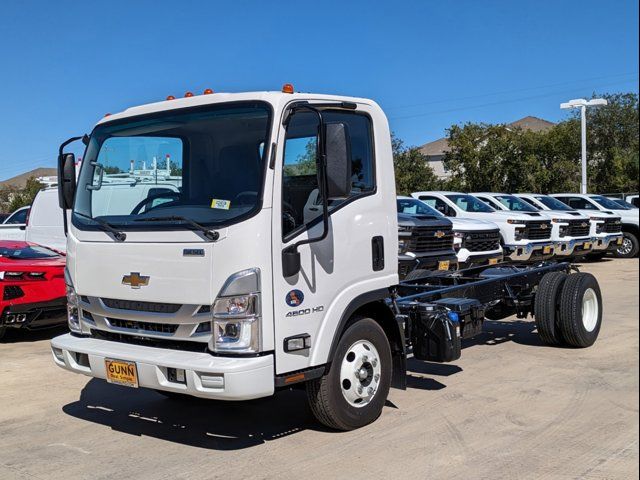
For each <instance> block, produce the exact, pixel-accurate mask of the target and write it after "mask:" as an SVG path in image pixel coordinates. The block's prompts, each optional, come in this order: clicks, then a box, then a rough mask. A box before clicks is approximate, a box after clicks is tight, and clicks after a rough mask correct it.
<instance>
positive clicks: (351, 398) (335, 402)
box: [307, 318, 391, 430]
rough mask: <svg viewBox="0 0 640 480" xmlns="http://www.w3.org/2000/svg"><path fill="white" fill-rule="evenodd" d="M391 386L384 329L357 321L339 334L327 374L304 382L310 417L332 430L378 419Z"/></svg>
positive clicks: (365, 423) (389, 355) (346, 428)
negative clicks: (312, 415) (305, 383)
mask: <svg viewBox="0 0 640 480" xmlns="http://www.w3.org/2000/svg"><path fill="white" fill-rule="evenodd" d="M390 385H391V347H390V346H389V341H388V339H387V336H386V334H385V333H384V330H383V329H382V327H380V325H378V323H376V322H375V321H374V320H372V319H370V318H360V319H358V320H357V321H356V322H355V323H353V324H352V325H351V326H350V327H349V328H347V330H346V331H345V332H344V334H343V335H342V338H340V341H339V342H338V346H337V348H336V351H335V354H334V356H333V361H332V363H331V367H330V369H329V372H328V373H326V374H325V375H324V376H322V377H320V378H318V379H316V380H312V381H310V382H308V383H307V398H308V400H309V406H310V407H311V411H312V412H313V414H314V416H315V417H316V418H317V419H318V421H320V422H321V423H323V424H324V425H326V426H328V427H330V428H334V429H336V430H353V429H355V428H360V427H363V426H365V425H368V424H369V423H371V422H373V421H374V420H375V419H376V418H378V417H379V416H380V413H381V412H382V407H384V404H385V402H386V400H387V396H388V395H389V388H390Z"/></svg>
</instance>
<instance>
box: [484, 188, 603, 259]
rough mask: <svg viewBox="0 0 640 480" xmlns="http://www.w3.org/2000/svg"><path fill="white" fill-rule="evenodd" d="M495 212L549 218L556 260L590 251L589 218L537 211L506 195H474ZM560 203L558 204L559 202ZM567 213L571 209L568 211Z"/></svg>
mask: <svg viewBox="0 0 640 480" xmlns="http://www.w3.org/2000/svg"><path fill="white" fill-rule="evenodd" d="M474 196H476V197H478V198H479V199H480V200H482V201H483V202H485V203H488V204H489V205H491V206H492V207H493V208H495V209H496V210H503V211H506V212H509V211H511V212H521V213H524V214H525V215H530V216H531V217H532V218H540V217H541V216H542V218H548V219H551V240H553V242H554V244H555V255H556V257H570V256H573V255H576V256H580V255H586V254H587V253H589V252H590V251H591V250H593V240H592V238H591V222H590V221H589V217H587V216H585V215H582V214H580V213H578V212H576V211H562V210H555V211H553V212H552V211H550V210H546V209H541V208H538V207H537V206H536V205H535V204H533V203H530V202H527V201H525V200H524V199H522V198H520V197H518V196H515V195H509V194H506V193H488V192H483V193H474ZM558 203H561V202H558ZM568 210H570V209H568Z"/></svg>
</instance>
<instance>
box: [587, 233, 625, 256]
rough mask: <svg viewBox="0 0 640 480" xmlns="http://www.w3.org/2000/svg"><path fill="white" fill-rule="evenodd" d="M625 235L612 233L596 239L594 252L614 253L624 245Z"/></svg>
mask: <svg viewBox="0 0 640 480" xmlns="http://www.w3.org/2000/svg"><path fill="white" fill-rule="evenodd" d="M623 239H624V235H623V234H622V233H612V234H609V235H603V236H601V237H596V238H594V243H593V251H594V252H602V251H613V250H617V249H618V247H620V245H622V242H623Z"/></svg>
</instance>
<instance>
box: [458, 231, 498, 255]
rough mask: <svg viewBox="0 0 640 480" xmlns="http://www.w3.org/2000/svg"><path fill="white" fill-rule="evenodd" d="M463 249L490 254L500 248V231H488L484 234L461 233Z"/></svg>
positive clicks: (483, 232)
mask: <svg viewBox="0 0 640 480" xmlns="http://www.w3.org/2000/svg"><path fill="white" fill-rule="evenodd" d="M461 233H462V234H463V235H464V238H463V239H462V248H466V249H467V250H469V251H470V252H489V251H491V250H498V249H499V248H500V231H499V230H486V231H482V232H461Z"/></svg>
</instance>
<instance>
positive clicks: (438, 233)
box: [433, 230, 446, 238]
mask: <svg viewBox="0 0 640 480" xmlns="http://www.w3.org/2000/svg"><path fill="white" fill-rule="evenodd" d="M445 235H446V234H445V233H444V232H443V231H442V230H438V231H437V232H436V233H434V234H433V236H434V237H436V238H442V237H444V236H445Z"/></svg>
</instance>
